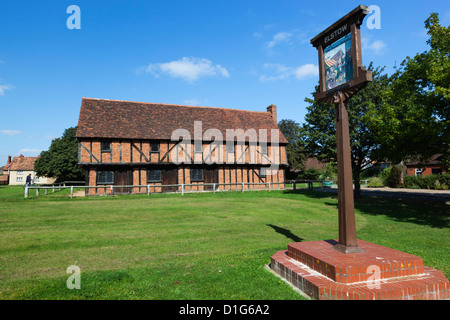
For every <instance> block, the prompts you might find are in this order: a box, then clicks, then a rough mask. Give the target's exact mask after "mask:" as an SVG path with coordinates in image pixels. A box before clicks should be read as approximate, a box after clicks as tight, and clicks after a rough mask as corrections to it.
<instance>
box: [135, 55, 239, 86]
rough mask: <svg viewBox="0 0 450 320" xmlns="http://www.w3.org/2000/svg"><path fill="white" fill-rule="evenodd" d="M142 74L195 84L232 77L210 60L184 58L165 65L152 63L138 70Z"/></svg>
mask: <svg viewBox="0 0 450 320" xmlns="http://www.w3.org/2000/svg"><path fill="white" fill-rule="evenodd" d="M142 72H147V73H151V74H153V75H154V76H155V77H159V76H161V75H162V74H165V75H169V76H171V77H174V78H181V79H183V80H186V81H188V82H194V81H196V80H198V79H200V78H204V77H211V76H222V77H225V78H228V77H229V76H230V74H229V73H228V70H227V69H225V68H224V67H222V66H221V65H219V64H216V65H215V64H213V62H212V61H210V60H208V59H204V58H193V57H191V58H187V57H183V58H181V59H180V60H176V61H171V62H165V63H156V64H152V63H151V64H149V65H148V66H146V67H144V68H143V67H140V68H138V69H137V70H136V73H142Z"/></svg>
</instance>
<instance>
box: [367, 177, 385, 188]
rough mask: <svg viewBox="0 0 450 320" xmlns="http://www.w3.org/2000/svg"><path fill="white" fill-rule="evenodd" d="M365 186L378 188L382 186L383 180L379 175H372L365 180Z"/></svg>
mask: <svg viewBox="0 0 450 320" xmlns="http://www.w3.org/2000/svg"><path fill="white" fill-rule="evenodd" d="M367 186H368V187H370V188H378V187H383V186H384V184H383V180H381V178H379V177H372V178H370V179H369V181H368V182H367Z"/></svg>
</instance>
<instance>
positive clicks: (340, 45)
mask: <svg viewBox="0 0 450 320" xmlns="http://www.w3.org/2000/svg"><path fill="white" fill-rule="evenodd" d="M324 57H325V59H324V60H325V61H324V63H325V79H326V89H327V90H330V89H333V88H335V87H338V86H340V85H343V84H344V83H347V82H349V81H351V80H353V63H352V40H351V35H350V33H349V34H347V35H346V36H344V37H343V38H341V39H339V40H337V41H336V42H334V43H332V44H330V45H329V46H327V47H326V48H325V50H324Z"/></svg>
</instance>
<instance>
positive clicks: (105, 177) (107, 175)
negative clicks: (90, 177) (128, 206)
mask: <svg viewBox="0 0 450 320" xmlns="http://www.w3.org/2000/svg"><path fill="white" fill-rule="evenodd" d="M97 183H98V184H113V183H114V171H98V172H97Z"/></svg>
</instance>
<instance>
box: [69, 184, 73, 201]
mask: <svg viewBox="0 0 450 320" xmlns="http://www.w3.org/2000/svg"><path fill="white" fill-rule="evenodd" d="M70 198H73V186H70Z"/></svg>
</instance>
